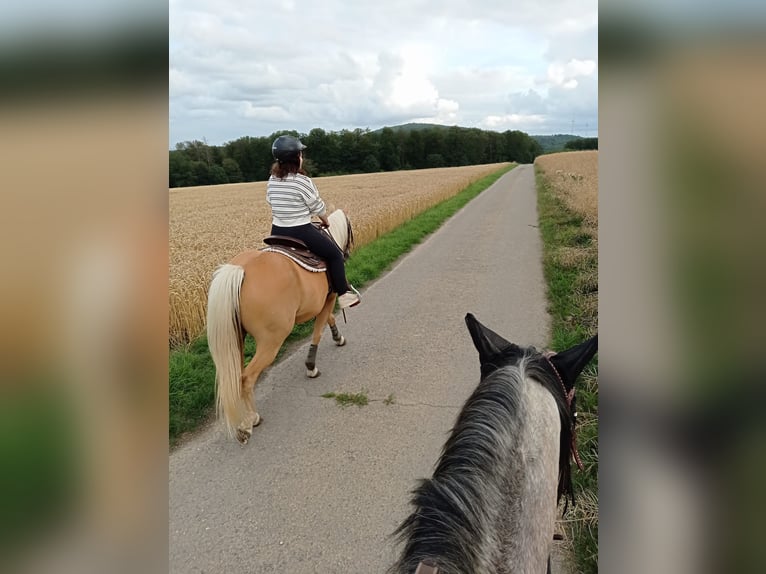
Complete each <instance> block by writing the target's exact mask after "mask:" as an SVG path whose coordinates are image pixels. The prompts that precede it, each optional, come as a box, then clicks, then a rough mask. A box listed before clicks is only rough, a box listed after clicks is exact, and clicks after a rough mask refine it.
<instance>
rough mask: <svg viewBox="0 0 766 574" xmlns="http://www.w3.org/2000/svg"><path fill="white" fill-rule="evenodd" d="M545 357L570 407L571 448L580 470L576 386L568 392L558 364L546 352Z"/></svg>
mask: <svg viewBox="0 0 766 574" xmlns="http://www.w3.org/2000/svg"><path fill="white" fill-rule="evenodd" d="M543 357H545V360H546V361H547V362H548V364H549V365H550V366H551V369H553V372H554V374H555V375H556V378H557V379H558V381H559V385H560V386H561V392H562V393H563V395H564V398H565V399H566V402H567V408H568V409H569V412H570V413H571V415H572V442H571V444H570V446H569V448H570V451H571V453H572V457H573V458H574V461H575V463H576V464H577V468H579V469H580V470H583V464H582V460H580V453H579V451H578V450H577V411H574V412H573V411H572V404H573V403H574V398H575V388H574V386H572V389H571V390H570V391H569V392H567V389H566V387H565V386H564V381H563V379H562V378H561V375H560V374H559V372H558V369H556V366H555V365H554V364H553V362H552V361H551V360H550V359H549V358H548V355H545V354H544V355H543Z"/></svg>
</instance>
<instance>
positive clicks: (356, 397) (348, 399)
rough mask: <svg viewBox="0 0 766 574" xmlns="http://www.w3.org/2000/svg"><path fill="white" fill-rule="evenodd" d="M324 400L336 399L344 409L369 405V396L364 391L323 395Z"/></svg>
mask: <svg viewBox="0 0 766 574" xmlns="http://www.w3.org/2000/svg"><path fill="white" fill-rule="evenodd" d="M322 398H323V399H335V402H336V403H338V405H340V406H342V407H347V406H349V405H356V406H358V407H363V406H366V405H367V404H369V401H368V399H367V394H366V393H365V392H364V391H360V392H358V393H325V394H323V395H322Z"/></svg>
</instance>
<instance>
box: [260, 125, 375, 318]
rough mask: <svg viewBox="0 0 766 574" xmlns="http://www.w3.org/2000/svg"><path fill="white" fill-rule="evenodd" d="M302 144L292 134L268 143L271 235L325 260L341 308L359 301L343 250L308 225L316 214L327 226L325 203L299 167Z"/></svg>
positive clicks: (267, 187) (267, 191) (354, 304)
mask: <svg viewBox="0 0 766 574" xmlns="http://www.w3.org/2000/svg"><path fill="white" fill-rule="evenodd" d="M304 149H306V146H305V145H303V144H302V143H301V141H300V140H299V139H298V138H295V137H293V136H279V137H278V138H277V139H276V140H274V143H273V144H272V146H271V153H272V155H273V156H274V159H275V160H276V161H275V162H274V165H272V166H271V176H270V177H269V182H268V184H267V185H266V200H267V201H268V202H269V205H271V214H272V224H271V234H272V235H287V236H290V237H294V238H295V239H300V240H301V241H303V242H304V243H305V244H306V245H307V246H308V248H309V249H310V250H311V251H312V252H314V253H316V254H317V255H318V256H319V257H321V258H322V259H324V260H325V261H327V269H328V276H329V279H330V285H331V286H332V290H333V291H335V292H336V293H337V294H338V305H339V306H340V308H341V309H345V308H347V307H354V306H356V305H358V304H359V303H360V302H361V299H360V297H359V292H358V291H356V289H354V288H353V287H352V286H350V285H349V284H348V282H347V281H346V269H345V265H344V262H343V253H341V251H340V249H338V246H337V245H336V244H335V243H334V242H333V241H332V240H331V239H330V238H329V237H328V236H327V235H326V234H325V233H322V232H321V231H319V230H318V229H317V228H316V227H314V226H313V225H312V224H311V216H312V215H316V216H317V217H319V219H321V220H322V224H323V225H324V226H325V227H329V225H330V223H329V222H328V221H327V215H326V212H325V204H324V201H322V198H321V197H319V191H318V190H317V188H316V185H314V182H313V181H312V180H311V178H310V177H308V176H307V175H306V172H305V171H304V170H303V150H304Z"/></svg>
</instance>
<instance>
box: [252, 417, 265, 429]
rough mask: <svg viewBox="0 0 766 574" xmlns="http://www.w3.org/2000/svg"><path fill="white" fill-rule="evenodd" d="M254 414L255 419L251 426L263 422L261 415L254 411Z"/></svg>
mask: <svg viewBox="0 0 766 574" xmlns="http://www.w3.org/2000/svg"><path fill="white" fill-rule="evenodd" d="M255 416H256V419H255V422H254V423H253V428H255V427H257V426H258V425H259V424H261V423H262V422H263V419H262V418H261V415H259V414H258V413H256V414H255Z"/></svg>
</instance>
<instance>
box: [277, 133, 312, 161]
mask: <svg viewBox="0 0 766 574" xmlns="http://www.w3.org/2000/svg"><path fill="white" fill-rule="evenodd" d="M304 149H306V146H305V145H303V144H302V143H301V140H299V139H298V138H295V137H293V136H279V137H278V138H277V139H275V140H274V143H273V144H271V155H273V156H274V159H275V160H277V161H278V162H280V163H282V162H283V161H295V162H297V161H298V155H299V154H300V153H301V152H302V151H303V150H304Z"/></svg>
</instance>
